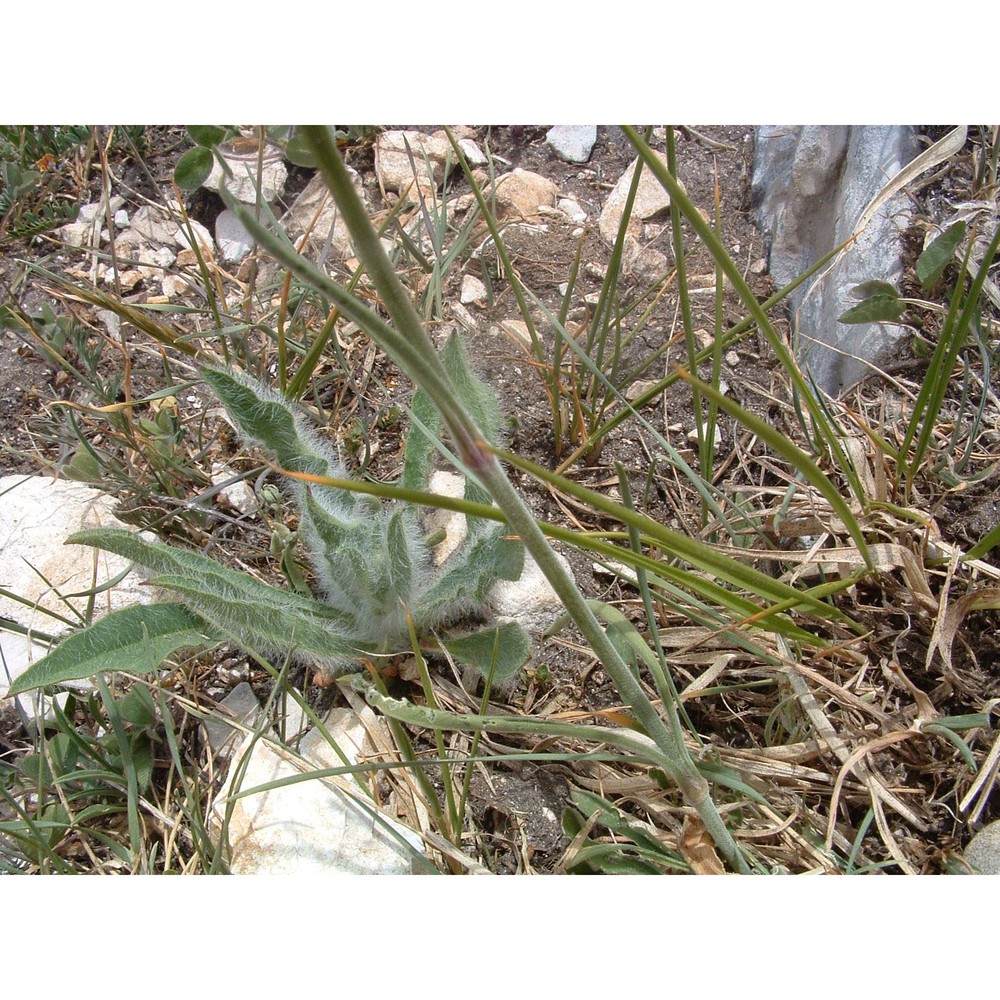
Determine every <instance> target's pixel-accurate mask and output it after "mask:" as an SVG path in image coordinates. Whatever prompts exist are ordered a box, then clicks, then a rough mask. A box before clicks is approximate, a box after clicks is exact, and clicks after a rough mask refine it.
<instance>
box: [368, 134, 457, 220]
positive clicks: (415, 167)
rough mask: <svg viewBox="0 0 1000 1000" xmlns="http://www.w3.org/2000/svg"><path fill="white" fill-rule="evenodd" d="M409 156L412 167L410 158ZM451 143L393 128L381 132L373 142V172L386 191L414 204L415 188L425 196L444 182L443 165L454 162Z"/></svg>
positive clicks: (439, 138) (438, 138) (415, 199)
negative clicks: (407, 197)
mask: <svg viewBox="0 0 1000 1000" xmlns="http://www.w3.org/2000/svg"><path fill="white" fill-rule="evenodd" d="M411 156H412V165H411V162H410V158H411ZM454 159H455V153H454V150H453V149H452V148H451V143H450V142H449V141H448V140H447V139H446V138H442V137H440V136H433V135H425V134H424V133H423V132H416V131H411V130H405V131H403V130H398V129H394V130H391V131H389V132H382V133H380V134H379V136H378V138H377V139H376V140H375V173H376V175H377V177H378V182H379V184H380V185H381V187H382V188H383V190H386V191H396V192H397V193H399V194H400V195H406V194H407V192H408V191H409V192H410V194H409V198H410V200H411V201H414V202H416V201H417V192H416V191H415V190H414V191H411V188H413V187H414V185H415V186H416V188H418V189H419V190H420V191H423V192H424V193H429V192H431V191H434V190H436V189H437V188H438V187H440V186H441V184H442V183H443V182H444V176H445V164H446V163H447V162H449V161H450V162H454Z"/></svg>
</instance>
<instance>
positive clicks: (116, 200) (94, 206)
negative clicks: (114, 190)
mask: <svg viewBox="0 0 1000 1000" xmlns="http://www.w3.org/2000/svg"><path fill="white" fill-rule="evenodd" d="M124 204H125V199H124V198H123V197H122V196H121V195H120V194H115V195H112V196H111V198H110V199H109V201H108V205H109V206H110V208H111V214H112V215H114V214H115V212H117V211H118V209H120V208H121V207H122V206H123V205H124ZM106 212H107V209H106V208H105V207H104V203H103V202H101V201H94V202H91V203H90V204H89V205H81V206H80V211H79V212H78V213H77V216H76V221H77V222H93V221H94V220H95V219H97V218H100V220H101V222H103V221H104V220H105V218H106Z"/></svg>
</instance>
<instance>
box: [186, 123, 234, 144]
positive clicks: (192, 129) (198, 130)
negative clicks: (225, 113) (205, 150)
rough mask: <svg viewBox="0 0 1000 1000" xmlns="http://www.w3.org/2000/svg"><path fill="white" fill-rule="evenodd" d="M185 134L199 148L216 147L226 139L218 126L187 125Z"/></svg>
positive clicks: (224, 131) (224, 133)
mask: <svg viewBox="0 0 1000 1000" xmlns="http://www.w3.org/2000/svg"><path fill="white" fill-rule="evenodd" d="M187 133H188V135H189V136H190V138H191V141H192V142H195V143H197V144H198V145H199V146H204V147H210V146H217V145H218V144H219V143H220V142H222V140H223V139H225V137H226V130H225V129H224V128H221V127H220V126H218V125H188V129H187Z"/></svg>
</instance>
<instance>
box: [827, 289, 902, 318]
mask: <svg viewBox="0 0 1000 1000" xmlns="http://www.w3.org/2000/svg"><path fill="white" fill-rule="evenodd" d="M893 291H894V293H895V290H893ZM904 312H906V303H905V302H903V301H902V300H901V299H900V298H899V296H898V295H896V294H893V295H873V296H871V297H870V298H867V299H865V300H864V302H859V303H858V304H857V305H856V306H852V307H851V308H850V309H848V310H847V312H845V313H844V314H843V315H842V316H840V317H839V322H841V323H895V322H896V321H897V320H898V319H899V318H900V316H902V315H903V313H904Z"/></svg>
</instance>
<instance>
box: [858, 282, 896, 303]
mask: <svg viewBox="0 0 1000 1000" xmlns="http://www.w3.org/2000/svg"><path fill="white" fill-rule="evenodd" d="M876 295H887V296H888V297H889V298H890V299H898V298H899V292H897V291H896V288H895V286H894V285H890V284H889V282H888V281H879V280H878V279H872V280H871V281H862V282H861V284H859V285H855V286H854V287H853V288H852V289H851V298H855V299H858V300H859V301H860V300H863V299H870V298H872V297H874V296H876Z"/></svg>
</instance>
